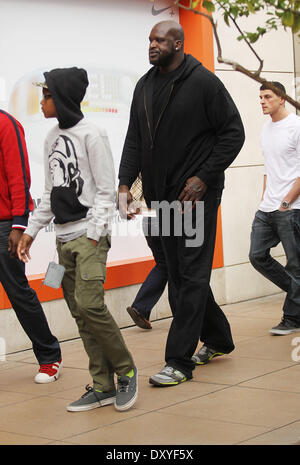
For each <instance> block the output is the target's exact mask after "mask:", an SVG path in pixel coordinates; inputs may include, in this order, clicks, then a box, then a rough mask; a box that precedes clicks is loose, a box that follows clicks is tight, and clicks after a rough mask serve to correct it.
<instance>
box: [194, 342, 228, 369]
mask: <svg viewBox="0 0 300 465" xmlns="http://www.w3.org/2000/svg"><path fill="white" fill-rule="evenodd" d="M220 355H225V354H224V352H218V351H217V350H215V349H213V348H212V347H208V346H206V345H205V344H203V346H202V347H201V349H200V350H199V352H197V353H196V354H195V355H193V356H192V360H193V362H195V364H196V365H205V364H206V363H208V362H210V361H211V360H212V359H213V358H214V357H219V356H220Z"/></svg>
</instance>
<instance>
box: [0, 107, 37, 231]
mask: <svg viewBox="0 0 300 465" xmlns="http://www.w3.org/2000/svg"><path fill="white" fill-rule="evenodd" d="M29 188H30V169H29V162H28V154H27V148H26V142H25V136H24V129H23V127H22V126H21V124H20V123H19V122H18V121H17V120H16V119H15V118H13V116H11V115H10V114H9V113H6V112H5V111H3V110H0V221H1V220H2V221H3V220H12V227H13V228H20V229H25V228H26V226H27V221H28V215H29V212H30V211H31V210H33V201H32V198H31V196H30V192H29Z"/></svg>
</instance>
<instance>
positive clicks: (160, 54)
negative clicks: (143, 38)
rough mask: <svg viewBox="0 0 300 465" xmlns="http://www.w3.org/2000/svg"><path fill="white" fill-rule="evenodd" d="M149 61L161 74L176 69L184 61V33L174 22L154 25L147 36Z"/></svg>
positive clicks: (162, 22)
mask: <svg viewBox="0 0 300 465" xmlns="http://www.w3.org/2000/svg"><path fill="white" fill-rule="evenodd" d="M149 41H150V44H149V61H150V63H151V64H152V65H155V66H159V67H160V71H161V72H169V71H172V70H173V69H176V68H177V67H178V66H179V65H180V64H181V62H182V60H183V59H184V50H183V41H184V32H183V29H182V27H181V26H180V24H178V23H177V22H176V21H161V22H160V23H157V24H155V26H154V27H153V28H152V30H151V33H150V36H149Z"/></svg>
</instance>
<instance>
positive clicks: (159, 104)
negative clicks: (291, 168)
mask: <svg viewBox="0 0 300 465" xmlns="http://www.w3.org/2000/svg"><path fill="white" fill-rule="evenodd" d="M149 41H150V44H149V61H150V64H152V65H154V66H153V67H152V68H151V69H150V70H149V71H148V72H147V73H146V74H145V75H144V76H143V77H142V78H141V79H140V80H139V82H138V83H137V86H136V89H135V92H134V96H133V101H132V106H131V114H130V121H129V127H128V132H127V136H126V140H125V144H124V148H123V154H122V159H121V163H120V170H119V204H120V210H122V209H123V212H122V211H121V214H124V210H125V208H124V205H123V204H122V199H124V197H125V198H126V201H127V204H129V203H130V201H131V195H130V192H129V189H130V187H131V185H132V183H133V181H134V180H135V178H136V177H137V175H138V173H139V172H141V174H142V179H143V192H144V197H145V200H146V202H147V205H148V206H149V207H151V203H152V202H153V201H156V202H162V201H168V202H173V201H176V200H178V201H180V202H181V203H182V205H186V202H192V206H193V210H192V215H191V216H192V226H193V229H194V230H195V225H197V224H199V223H198V221H197V214H198V215H199V211H200V210H199V209H198V208H195V207H196V203H197V202H199V201H200V200H202V201H204V239H203V242H202V244H201V245H197V246H196V247H195V243H194V244H193V246H188V242H187V238H188V236H187V233H186V232H185V231H183V233H182V234H181V235H180V236H178V235H177V233H176V231H175V229H176V226H174V225H173V226H172V225H170V234H164V228H161V239H162V244H163V248H164V252H165V256H166V261H167V266H168V275H169V279H168V281H169V301H170V306H171V310H172V313H173V317H174V318H173V321H172V324H171V327H170V331H169V335H168V339H167V344H166V353H165V360H166V366H165V367H164V368H163V369H162V371H161V372H160V373H157V374H156V375H154V376H151V377H150V380H149V381H150V383H151V384H154V385H157V386H173V385H176V384H179V383H182V382H184V381H186V380H188V379H191V378H192V371H193V369H194V368H195V364H199V365H201V364H204V363H207V362H208V361H210V360H211V359H212V358H213V357H214V356H217V355H222V354H224V353H229V352H231V351H232V350H233V349H234V344H233V340H232V336H231V331H230V326H229V323H228V321H227V319H226V317H225V315H224V313H223V312H222V310H221V309H220V307H219V306H218V305H217V303H216V302H215V300H214V297H213V294H212V291H211V288H210V284H209V282H210V275H211V269H212V261H213V253H214V245H215V233H216V224H217V211H218V207H219V204H220V201H221V195H222V189H223V187H224V170H225V169H226V168H227V167H228V166H229V165H230V164H231V163H232V162H233V160H234V159H235V158H236V156H237V155H238V153H239V151H240V149H241V147H242V145H243V142H244V130H243V124H242V121H241V118H240V115H239V113H238V110H237V108H236V106H235V104H234V102H233V101H232V99H231V97H230V95H229V94H228V92H227V90H226V89H225V87H224V85H223V84H222V83H221V82H220V80H219V79H218V78H217V77H216V76H215V75H214V74H212V73H211V72H210V71H208V70H207V69H206V68H204V67H203V66H202V65H201V63H200V62H199V61H197V60H196V59H195V58H194V57H193V56H191V55H185V54H184V49H183V43H184V32H183V30H182V28H181V26H180V25H179V24H178V23H176V22H174V21H163V22H161V23H158V24H156V25H155V26H154V27H153V29H152V31H151V34H150V37H149ZM120 194H122V196H120ZM125 203H126V202H125ZM122 205H123V206H122ZM152 205H153V204H152ZM190 205H191V203H190ZM161 211H162V210H161ZM183 213H184V214H183V215H182V222H183V221H184V217H185V216H186V215H187V212H186V211H185V210H183ZM130 216H131V215H130ZM174 216H176V215H175V214H174ZM171 217H172V215H171ZM160 218H161V219H162V220H163V221H165V218H166V217H164V215H163V213H162V214H161V212H160ZM198 219H199V218H198ZM163 221H162V222H163ZM202 227H203V224H202ZM166 229H168V228H166ZM197 233H199V231H197V230H196V235H197ZM189 239H190V237H189ZM194 239H195V238H194ZM190 243H191V242H190ZM199 338H200V340H201V341H203V343H204V344H203V346H202V348H201V349H200V351H199V352H198V353H197V354H195V355H194V356H193V354H194V351H195V349H196V347H197V344H198V341H199Z"/></svg>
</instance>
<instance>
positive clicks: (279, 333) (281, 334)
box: [269, 328, 300, 336]
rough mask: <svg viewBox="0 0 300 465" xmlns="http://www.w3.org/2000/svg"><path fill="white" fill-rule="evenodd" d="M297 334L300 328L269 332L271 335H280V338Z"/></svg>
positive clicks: (271, 330)
mask: <svg viewBox="0 0 300 465" xmlns="http://www.w3.org/2000/svg"><path fill="white" fill-rule="evenodd" d="M297 332H300V328H296V329H288V330H283V329H270V331H269V333H270V334H275V335H278V336H285V335H288V334H292V333H297Z"/></svg>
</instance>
